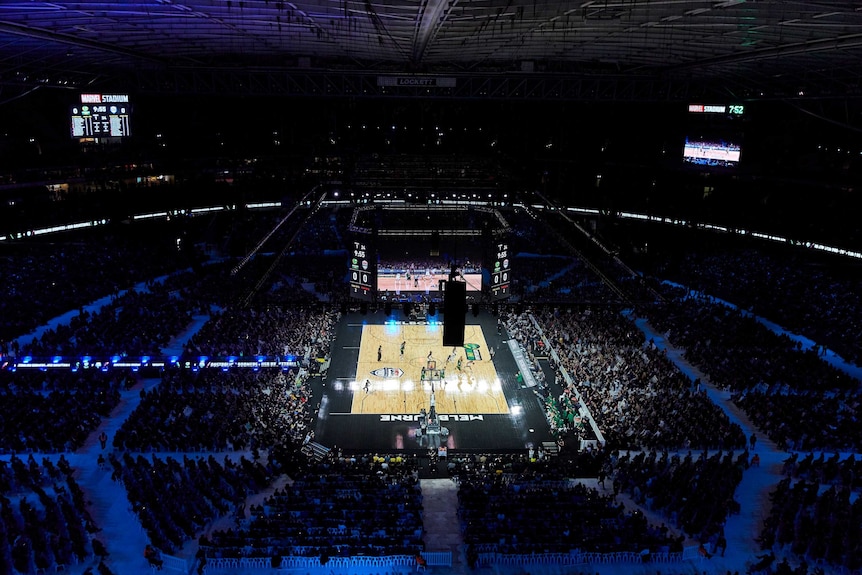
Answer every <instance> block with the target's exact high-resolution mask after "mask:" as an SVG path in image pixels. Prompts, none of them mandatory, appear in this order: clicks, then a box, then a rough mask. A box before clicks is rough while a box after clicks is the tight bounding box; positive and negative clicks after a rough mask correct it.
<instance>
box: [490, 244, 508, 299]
mask: <svg viewBox="0 0 862 575" xmlns="http://www.w3.org/2000/svg"><path fill="white" fill-rule="evenodd" d="M495 248H496V250H495V252H494V260H493V261H494V264H493V267H492V268H491V277H490V279H491V285H490V286H489V287H490V290H489V291H490V293H491V299H493V300H501V299H505V298H507V297H509V296H510V295H511V293H510V289H511V285H510V284H511V278H512V268H511V258H510V257H509V242H507V241H498V242H497V243H496V245H495Z"/></svg>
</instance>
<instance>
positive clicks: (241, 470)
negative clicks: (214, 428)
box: [108, 452, 285, 553]
mask: <svg viewBox="0 0 862 575" xmlns="http://www.w3.org/2000/svg"><path fill="white" fill-rule="evenodd" d="M268 455H270V456H269V457H266V458H263V457H262V458H261V459H258V460H252V459H249V458H246V457H245V456H241V457H240V458H239V460H238V461H234V460H233V459H232V458H231V457H229V456H225V457H224V458H223V459H222V458H221V457H220V458H218V459H217V458H216V457H215V456H214V455H209V456H207V457H203V456H199V457H189V456H187V455H183V457H182V460H181V461H179V460H177V459H175V458H173V457H167V458H165V459H162V458H160V457H156V456H155V455H152V456H151V457H150V458H146V457H144V456H143V455H138V456H136V457H135V456H132V455H131V454H130V453H128V452H126V453H124V454H122V455H118V454H116V453H114V452H112V453H110V454H109V457H108V460H109V462H110V465H111V467H112V469H113V477H114V479H115V480H117V481H120V482H121V483H122V484H123V485H124V486H125V488H126V492H127V493H128V497H129V503H130V505H131V510H132V511H133V512H134V513H135V514H136V515H137V516H138V519H140V521H141V525H142V526H143V527H144V529H145V530H146V531H147V534H148V536H149V537H150V541H152V543H153V545H154V546H155V547H156V548H157V549H161V550H162V551H164V552H166V553H175V552H177V551H178V550H179V549H181V548H182V547H183V545H184V544H185V543H186V542H188V541H189V540H191V539H194V538H196V537H197V536H198V535H199V534H200V533H201V532H202V531H203V530H204V528H205V527H206V526H207V525H208V524H210V522H212V521H213V520H214V519H216V518H217V517H220V516H223V515H225V514H227V513H229V512H234V511H235V510H236V508H237V507H238V506H239V505H242V503H243V502H244V501H245V498H246V496H247V495H248V494H250V493H256V492H259V491H261V490H263V489H264V488H266V487H267V486H268V485H270V483H271V482H272V481H273V479H274V478H275V477H276V476H277V475H279V474H281V473H282V471H283V467H282V465H283V461H285V460H282V459H278V458H277V457H274V456H272V454H268Z"/></svg>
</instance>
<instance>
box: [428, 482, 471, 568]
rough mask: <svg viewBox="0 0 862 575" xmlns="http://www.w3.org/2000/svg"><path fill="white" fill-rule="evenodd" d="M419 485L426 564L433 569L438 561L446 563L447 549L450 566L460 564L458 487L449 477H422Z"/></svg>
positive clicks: (461, 544)
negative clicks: (420, 488) (449, 554)
mask: <svg viewBox="0 0 862 575" xmlns="http://www.w3.org/2000/svg"><path fill="white" fill-rule="evenodd" d="M419 485H420V486H421V487H422V507H423V511H422V520H423V523H424V527H425V535H424V541H425V550H426V553H425V554H424V555H425V557H426V559H427V560H428V565H429V567H431V568H432V569H433V568H434V567H435V566H438V565H439V564H440V563H444V564H445V563H446V561H447V559H448V558H449V556H448V555H446V553H447V552H448V553H451V563H452V567H454V568H459V567H461V563H463V558H462V556H461V555H462V554H461V550H462V548H463V542H464V541H463V538H462V537H461V528H460V524H459V522H458V486H457V485H456V484H455V482H454V481H452V480H451V479H449V478H440V479H422V480H421V481H420V482H419ZM441 552H442V553H441ZM435 564H437V565H435ZM440 566H443V565H440Z"/></svg>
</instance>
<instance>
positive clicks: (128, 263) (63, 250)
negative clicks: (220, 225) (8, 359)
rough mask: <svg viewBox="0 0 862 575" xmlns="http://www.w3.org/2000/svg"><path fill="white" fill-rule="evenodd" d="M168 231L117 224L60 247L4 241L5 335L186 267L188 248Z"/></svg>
mask: <svg viewBox="0 0 862 575" xmlns="http://www.w3.org/2000/svg"><path fill="white" fill-rule="evenodd" d="M152 225H153V226H156V224H152ZM164 235H165V234H164V229H163V227H156V228H152V227H151V228H148V233H142V231H141V230H138V229H136V230H135V231H134V232H123V231H119V230H118V229H117V228H111V229H110V231H104V232H102V231H100V232H96V231H91V232H82V233H81V234H80V235H79V236H76V238H75V239H73V240H67V241H66V242H64V243H62V244H61V246H60V247H59V248H58V246H57V244H54V243H51V244H39V243H27V244H16V245H5V244H4V245H2V246H0V277H2V278H3V279H4V281H3V282H2V285H0V341H4V340H5V341H7V342H11V341H12V340H13V339H15V338H17V337H19V336H22V335H25V334H27V333H29V332H31V331H32V330H33V329H35V328H36V327H38V326H41V325H44V324H45V323H47V322H48V321H49V320H51V319H52V318H54V317H56V316H59V315H61V314H63V313H65V312H67V311H69V310H74V309H78V308H80V307H81V306H83V305H86V304H88V303H90V302H92V301H95V300H98V299H100V298H103V297H106V296H109V295H112V294H116V293H117V292H119V291H120V290H123V289H128V288H130V287H132V286H134V285H136V284H138V283H140V282H141V281H143V280H145V279H146V278H154V277H159V276H161V275H164V274H165V273H168V272H171V271H174V270H176V269H180V268H182V267H185V265H187V257H186V254H183V253H181V252H178V251H177V249H176V247H175V246H174V247H172V246H170V243H169V242H168V241H166V239H167V238H165V237H163V236H164ZM154 238H159V239H154ZM184 264H185V265H184Z"/></svg>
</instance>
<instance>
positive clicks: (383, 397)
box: [315, 311, 549, 451]
mask: <svg viewBox="0 0 862 575" xmlns="http://www.w3.org/2000/svg"><path fill="white" fill-rule="evenodd" d="M441 322H442V316H441V317H439V318H438V317H436V316H435V317H431V318H428V321H425V320H421V321H415V320H413V319H410V320H405V318H402V317H401V314H400V313H399V312H398V311H396V312H394V313H393V314H391V315H389V316H386V315H385V314H384V313H383V312H381V311H378V312H374V313H369V314H368V315H362V314H359V313H351V314H347V315H346V316H344V317H343V318H342V321H341V322H340V324H339V326H338V327H337V337H336V340H335V345H334V347H333V353H332V363H331V365H330V367H329V369H328V370H327V373H326V375H325V382H324V392H323V395H322V399H321V405H320V411H319V414H318V419H317V423H316V426H315V441H317V442H319V443H321V444H323V445H327V446H329V447H332V446H338V447H339V448H343V449H345V450H368V449H380V450H381V451H382V450H384V449H388V450H391V449H404V450H411V449H413V450H422V449H426V448H427V447H428V443H427V442H426V443H423V441H422V440H421V439H420V438H421V436H422V433H421V432H420V431H419V430H420V425H421V423H422V422H423V415H422V413H423V412H426V413H427V412H430V410H431V406H432V403H433V404H434V407H435V412H436V414H438V415H439V419H440V423H441V424H442V425H443V426H444V427H445V430H444V432H443V434H442V435H441V437H440V440H441V441H442V444H445V445H446V446H447V447H448V448H449V449H456V450H458V449H461V450H474V451H476V450H483V449H495V450H501V449H502V450H506V449H512V450H516V449H524V448H527V447H529V446H531V445H533V446H537V445H538V444H539V443H540V442H542V441H547V440H548V437H549V431H548V425H547V420H546V418H545V412H544V403H543V401H544V400H543V398H542V397H541V396H540V394H539V393H538V391H537V390H536V389H535V388H527V387H525V386H524V385H523V384H522V382H521V380H520V379H519V378H518V372H519V366H518V365H516V362H515V359H514V357H513V355H512V353H511V352H510V350H509V345H508V339H507V337H506V335H505V334H504V333H498V331H497V318H496V317H494V316H493V315H492V314H490V313H487V312H483V313H480V314H478V316H468V318H467V324H466V325H465V329H464V345H463V346H458V347H452V346H444V345H443V325H442V323H441ZM402 347H403V352H402ZM432 392H433V393H432ZM426 438H427V436H426ZM435 439H436V438H435Z"/></svg>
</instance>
